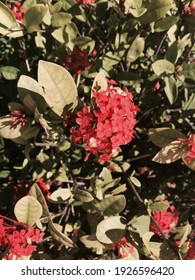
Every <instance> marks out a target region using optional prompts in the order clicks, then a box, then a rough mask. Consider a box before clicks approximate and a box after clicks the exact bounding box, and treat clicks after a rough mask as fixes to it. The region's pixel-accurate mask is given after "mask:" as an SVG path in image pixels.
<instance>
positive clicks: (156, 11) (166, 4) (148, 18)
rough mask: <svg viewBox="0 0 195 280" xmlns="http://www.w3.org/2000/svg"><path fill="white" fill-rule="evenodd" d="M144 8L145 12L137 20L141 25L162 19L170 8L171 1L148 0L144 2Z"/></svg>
mask: <svg viewBox="0 0 195 280" xmlns="http://www.w3.org/2000/svg"><path fill="white" fill-rule="evenodd" d="M142 7H143V8H146V9H147V11H146V12H145V13H144V14H143V15H142V16H141V17H140V18H139V20H140V22H141V23H143V24H148V23H150V22H153V21H157V20H158V19H160V18H163V17H164V16H165V15H166V13H167V12H168V11H169V10H170V8H171V7H172V1H171V0H158V1H156V0H150V1H149V2H146V5H145V6H144V5H143V6H142Z"/></svg>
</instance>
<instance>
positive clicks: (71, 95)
mask: <svg viewBox="0 0 195 280" xmlns="http://www.w3.org/2000/svg"><path fill="white" fill-rule="evenodd" d="M38 82H39V84H40V85H41V86H42V87H43V88H44V91H45V95H44V98H45V100H46V102H47V104H48V105H49V106H50V108H51V109H52V111H54V112H55V113H56V114H57V115H58V116H61V115H62V114H63V113H64V112H65V110H73V109H74V108H75V107H76V106H77V103H78V101H77V88H76V85H75V82H74V80H73V78H72V76H71V75H70V73H69V72H68V71H67V70H66V69H65V68H63V67H62V66H59V65H57V64H55V63H51V62H46V61H43V60H40V61H39V65H38Z"/></svg>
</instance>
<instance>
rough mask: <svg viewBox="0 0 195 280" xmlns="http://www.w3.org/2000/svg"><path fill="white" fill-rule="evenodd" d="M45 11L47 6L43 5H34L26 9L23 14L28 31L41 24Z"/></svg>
mask: <svg viewBox="0 0 195 280" xmlns="http://www.w3.org/2000/svg"><path fill="white" fill-rule="evenodd" d="M47 11H48V8H47V7H46V6H44V5H36V6H33V7H31V8H29V9H28V10H27V12H26V14H25V16H24V22H25V24H26V28H27V31H28V32H29V33H31V32H33V31H35V30H36V29H39V25H40V24H41V22H42V20H43V18H44V16H45V15H46V13H47Z"/></svg>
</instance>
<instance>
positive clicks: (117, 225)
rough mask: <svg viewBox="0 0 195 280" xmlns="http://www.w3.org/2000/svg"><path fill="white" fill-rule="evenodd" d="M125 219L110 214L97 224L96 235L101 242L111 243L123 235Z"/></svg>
mask: <svg viewBox="0 0 195 280" xmlns="http://www.w3.org/2000/svg"><path fill="white" fill-rule="evenodd" d="M125 229H126V219H125V218H124V217H122V216H111V217H109V218H106V219H104V220H103V221H101V222H100V223H99V224H98V225H97V230H96V237H97V239H98V241H99V242H101V243H102V244H108V245H109V244H112V243H114V242H117V241H119V240H121V238H123V237H124V235H125Z"/></svg>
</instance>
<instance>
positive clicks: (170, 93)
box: [164, 77, 178, 105]
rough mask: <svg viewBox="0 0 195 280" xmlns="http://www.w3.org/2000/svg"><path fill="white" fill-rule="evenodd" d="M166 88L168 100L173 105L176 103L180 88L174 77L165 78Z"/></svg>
mask: <svg viewBox="0 0 195 280" xmlns="http://www.w3.org/2000/svg"><path fill="white" fill-rule="evenodd" d="M164 82H165V87H164V91H165V93H166V95H167V98H168V100H169V102H170V104H171V105H172V104H173V103H175V101H176V100H177V97H178V86H177V82H176V80H175V79H174V78H173V77H164Z"/></svg>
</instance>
